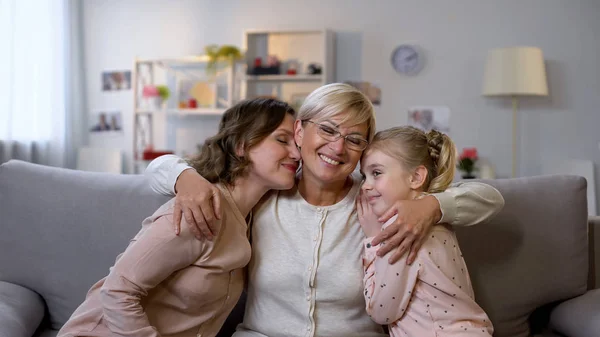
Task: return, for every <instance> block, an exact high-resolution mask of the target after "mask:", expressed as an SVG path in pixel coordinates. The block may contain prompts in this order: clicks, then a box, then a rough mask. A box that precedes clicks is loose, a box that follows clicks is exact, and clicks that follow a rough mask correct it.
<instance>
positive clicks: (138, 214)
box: [0, 160, 168, 330]
mask: <svg viewBox="0 0 600 337" xmlns="http://www.w3.org/2000/svg"><path fill="white" fill-rule="evenodd" d="M167 200H168V198H167V197H164V196H159V195H157V194H156V193H154V192H152V191H151V190H150V188H149V184H148V182H147V181H146V179H145V177H144V176H141V175H116V174H107V173H93V172H81V171H74V170H67V169H60V168H53V167H47V166H40V165H35V164H30V163H25V162H21V161H15V160H13V161H9V162H7V163H5V164H2V165H0V214H2V235H0V247H2V252H3V254H0V280H3V281H7V282H11V283H15V284H19V285H22V286H24V287H27V288H29V289H32V290H33V291H35V292H37V293H38V294H40V295H41V296H42V297H43V298H44V300H45V301H46V304H47V307H48V311H49V314H50V323H51V327H52V328H53V329H55V330H56V329H60V327H61V326H62V325H63V324H64V323H65V322H66V321H67V319H68V318H69V317H70V316H71V314H72V312H73V311H74V310H75V309H76V308H77V306H78V305H79V304H81V302H83V300H84V298H85V294H86V293H87V291H88V289H89V288H90V287H91V286H92V284H94V283H95V282H96V281H97V280H99V279H100V278H102V277H104V276H106V275H107V274H108V272H109V270H108V268H109V267H110V266H111V265H112V264H113V263H114V261H115V257H116V256H117V255H118V254H119V253H120V252H122V251H123V250H124V249H125V248H126V247H127V244H128V242H129V240H130V239H131V238H132V237H133V236H134V235H135V233H137V232H138V231H139V229H140V228H141V222H142V221H143V220H144V218H145V217H147V216H149V215H151V214H152V213H153V212H154V211H155V210H156V209H157V208H158V207H159V206H160V205H161V204H163V203H164V202H166V201H167Z"/></svg>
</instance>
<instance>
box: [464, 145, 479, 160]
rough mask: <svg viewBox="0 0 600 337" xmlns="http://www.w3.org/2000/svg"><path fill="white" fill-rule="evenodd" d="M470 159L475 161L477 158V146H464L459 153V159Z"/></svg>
mask: <svg viewBox="0 0 600 337" xmlns="http://www.w3.org/2000/svg"><path fill="white" fill-rule="evenodd" d="M466 158H468V159H471V160H472V161H476V160H477V158H478V157H477V148H474V147H468V148H464V149H463V152H462V153H461V154H460V160H463V159H466Z"/></svg>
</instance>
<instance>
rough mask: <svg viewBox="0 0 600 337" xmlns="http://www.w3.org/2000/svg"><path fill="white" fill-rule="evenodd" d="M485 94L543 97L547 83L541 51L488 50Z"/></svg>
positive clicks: (532, 48) (514, 48) (517, 49)
mask: <svg viewBox="0 0 600 337" xmlns="http://www.w3.org/2000/svg"><path fill="white" fill-rule="evenodd" d="M483 95H485V96H505V95H509V96H520V95H533V96H547V95H548V83H547V80H546V67H545V65H544V55H543V54H542V50H541V49H540V48H536V47H509V48H498V49H492V50H490V52H489V53H488V57H487V62H486V65H485V73H484V77H483Z"/></svg>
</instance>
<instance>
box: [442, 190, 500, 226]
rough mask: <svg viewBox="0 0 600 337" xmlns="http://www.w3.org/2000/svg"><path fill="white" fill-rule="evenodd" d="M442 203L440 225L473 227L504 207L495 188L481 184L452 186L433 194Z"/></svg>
mask: <svg viewBox="0 0 600 337" xmlns="http://www.w3.org/2000/svg"><path fill="white" fill-rule="evenodd" d="M433 196H435V197H436V198H437V200H438V201H439V203H440V209H441V211H442V219H441V220H440V221H439V222H440V223H448V224H451V225H455V226H471V225H475V224H478V223H481V222H485V221H487V220H489V219H491V218H492V217H494V216H495V215H496V214H498V213H499V212H500V211H501V210H502V208H503V207H504V198H503V197H502V194H500V192H499V191H498V190H497V189H495V188H494V187H492V186H490V185H488V184H484V183H480V182H460V183H455V184H452V185H451V187H450V188H448V189H447V190H446V191H444V192H441V193H435V194H433Z"/></svg>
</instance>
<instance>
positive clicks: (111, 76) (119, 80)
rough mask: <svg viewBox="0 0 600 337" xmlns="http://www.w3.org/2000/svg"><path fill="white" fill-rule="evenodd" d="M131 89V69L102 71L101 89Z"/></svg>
mask: <svg viewBox="0 0 600 337" xmlns="http://www.w3.org/2000/svg"><path fill="white" fill-rule="evenodd" d="M129 89H131V71H129V70H119V71H104V72H102V91H119V90H129Z"/></svg>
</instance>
